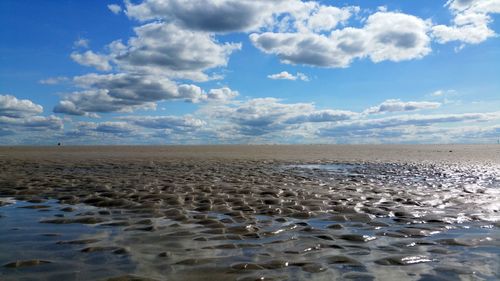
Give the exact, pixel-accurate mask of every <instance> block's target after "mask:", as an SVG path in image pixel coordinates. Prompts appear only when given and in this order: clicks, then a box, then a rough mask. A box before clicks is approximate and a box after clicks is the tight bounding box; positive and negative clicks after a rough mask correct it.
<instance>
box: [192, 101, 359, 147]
mask: <svg viewBox="0 0 500 281" xmlns="http://www.w3.org/2000/svg"><path fill="white" fill-rule="evenodd" d="M199 113H201V116H205V117H206V118H208V119H207V120H209V121H210V122H211V123H218V124H224V125H225V126H226V128H228V129H227V130H230V131H232V132H233V137H235V138H237V136H264V135H266V134H275V133H279V134H283V133H285V132H287V134H292V133H291V130H295V133H293V134H300V133H301V130H300V128H299V127H297V126H306V124H307V123H309V124H313V123H314V124H320V123H335V122H339V121H343V120H350V119H352V118H355V117H356V116H358V113H355V112H351V111H343V110H330V109H327V110H318V109H316V107H315V106H314V104H312V103H282V102H281V101H280V100H279V99H275V98H257V99H251V100H248V101H245V102H235V103H234V104H228V105H219V106H212V105H208V106H206V107H205V108H202V109H201V110H200V112H199ZM207 122H208V121H207Z"/></svg>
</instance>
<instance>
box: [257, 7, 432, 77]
mask: <svg viewBox="0 0 500 281" xmlns="http://www.w3.org/2000/svg"><path fill="white" fill-rule="evenodd" d="M429 28H430V24H429V22H427V21H424V20H422V19H420V18H418V17H415V16H411V15H407V14H403V13H391V12H377V13H375V14H373V15H370V16H369V17H368V19H367V20H366V23H365V25H364V26H363V27H362V28H352V27H346V28H344V29H337V30H334V31H333V32H332V33H331V34H330V35H325V34H316V33H292V32H288V33H276V32H265V33H261V34H258V33H253V34H251V35H250V40H251V41H252V43H253V44H254V45H255V46H256V47H257V48H259V49H260V50H262V51H263V52H265V53H268V54H276V55H278V56H279V57H280V59H281V61H282V62H283V63H288V64H304V65H312V66H320V67H330V68H335V67H347V66H349V65H350V63H351V62H352V61H353V60H354V59H356V58H364V57H369V58H370V59H371V60H372V61H374V62H381V61H385V60H390V61H396V62H397V61H402V60H410V59H418V58H422V57H424V56H425V55H427V54H428V53H429V52H430V51H431V48H430V46H429V45H430V38H429V36H428V35H427V32H428V30H429Z"/></svg>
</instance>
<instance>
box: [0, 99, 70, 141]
mask: <svg viewBox="0 0 500 281" xmlns="http://www.w3.org/2000/svg"><path fill="white" fill-rule="evenodd" d="M42 112H43V107H42V106H41V105H38V104H35V103H33V102H32V101H30V100H26V99H24V100H20V99H17V98H16V97H14V96H11V95H0V127H1V128H2V130H1V131H2V132H0V133H1V135H2V136H7V135H11V132H19V131H28V132H29V131H38V130H61V129H62V128H63V122H62V120H61V119H60V118H59V117H56V116H53V115H51V116H39V115H38V114H41V113H42Z"/></svg>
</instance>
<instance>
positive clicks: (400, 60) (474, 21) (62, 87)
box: [0, 0, 500, 145]
mask: <svg viewBox="0 0 500 281" xmlns="http://www.w3.org/2000/svg"><path fill="white" fill-rule="evenodd" d="M499 32H500V0H450V1H446V0H443V1H439V0H419V1H401V0H392V1H390V0H385V1H382V0H370V1H367V0H365V1H361V0H357V1H355V0H352V1H348V0H345V1H333V0H331V1H326V0H325V1H302V0H273V1H270V0H130V1H128V0H127V1H120V0H115V1H109V2H108V1H102V0H89V1H77V0H59V1H28V0H2V1H0V145H54V144H57V143H59V142H61V143H63V144H74V145H92V144H286V143H290V144H296V143H306V144H308V143H324V144H329V143H332V144H335V143H349V144H358V143H369V144H378V143H403V144H406V143H408V144H415V143H497V141H499V139H500V78H499V77H500V38H499V36H498V33H499Z"/></svg>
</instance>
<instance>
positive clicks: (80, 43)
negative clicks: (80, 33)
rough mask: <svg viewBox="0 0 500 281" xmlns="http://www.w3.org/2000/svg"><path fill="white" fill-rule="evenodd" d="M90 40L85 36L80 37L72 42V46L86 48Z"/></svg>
mask: <svg viewBox="0 0 500 281" xmlns="http://www.w3.org/2000/svg"><path fill="white" fill-rule="evenodd" d="M89 43H90V41H89V40H88V39H85V38H80V39H78V40H76V41H75V42H73V47H74V48H88V47H89Z"/></svg>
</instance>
